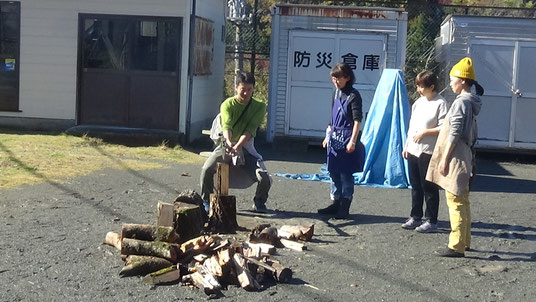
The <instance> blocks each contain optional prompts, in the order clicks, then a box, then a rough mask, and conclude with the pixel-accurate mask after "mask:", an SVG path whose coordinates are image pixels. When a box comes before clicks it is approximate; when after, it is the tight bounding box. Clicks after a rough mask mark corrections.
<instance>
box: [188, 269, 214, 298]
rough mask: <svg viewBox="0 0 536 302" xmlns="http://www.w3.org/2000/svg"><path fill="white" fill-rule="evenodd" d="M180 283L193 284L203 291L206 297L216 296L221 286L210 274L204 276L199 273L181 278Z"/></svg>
mask: <svg viewBox="0 0 536 302" xmlns="http://www.w3.org/2000/svg"><path fill="white" fill-rule="evenodd" d="M182 282H184V283H190V284H193V285H194V286H195V287H197V288H199V289H201V290H203V292H204V293H205V294H206V295H212V294H218V293H220V290H221V284H220V283H219V282H218V280H216V278H214V276H212V275H211V274H205V275H204V274H202V273H201V272H194V273H192V274H189V275H185V276H183V277H182Z"/></svg>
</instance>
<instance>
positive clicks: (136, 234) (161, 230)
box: [121, 224, 179, 243]
mask: <svg viewBox="0 0 536 302" xmlns="http://www.w3.org/2000/svg"><path fill="white" fill-rule="evenodd" d="M121 237H122V238H131V239H138V240H146V241H163V242H171V243H177V242H179V235H178V234H177V233H176V232H175V230H173V228H172V227H163V226H156V225H150V224H123V226H122V228H121Z"/></svg>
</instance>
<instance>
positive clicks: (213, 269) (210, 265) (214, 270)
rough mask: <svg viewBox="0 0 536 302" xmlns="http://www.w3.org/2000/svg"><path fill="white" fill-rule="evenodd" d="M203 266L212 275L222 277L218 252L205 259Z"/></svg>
mask: <svg viewBox="0 0 536 302" xmlns="http://www.w3.org/2000/svg"><path fill="white" fill-rule="evenodd" d="M203 266H204V267H205V268H206V269H207V271H208V272H209V273H211V274H212V275H214V276H216V277H223V268H222V267H221V265H220V260H219V259H218V254H215V255H212V257H210V258H207V259H205V261H204V262H203Z"/></svg>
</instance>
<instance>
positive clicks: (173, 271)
mask: <svg viewBox="0 0 536 302" xmlns="http://www.w3.org/2000/svg"><path fill="white" fill-rule="evenodd" d="M180 279H181V272H180V270H178V269H177V266H176V265H172V266H170V267H166V268H164V269H161V270H159V271H156V272H154V273H150V274H149V275H147V276H145V277H144V278H143V279H142V280H141V281H142V282H143V283H145V284H150V285H158V284H170V283H175V282H177V281H180Z"/></svg>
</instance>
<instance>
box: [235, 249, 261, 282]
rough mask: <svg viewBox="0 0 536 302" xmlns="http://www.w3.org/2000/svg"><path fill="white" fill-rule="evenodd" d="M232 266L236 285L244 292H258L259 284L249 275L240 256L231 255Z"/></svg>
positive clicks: (246, 266) (244, 260)
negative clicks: (235, 276)
mask: <svg viewBox="0 0 536 302" xmlns="http://www.w3.org/2000/svg"><path fill="white" fill-rule="evenodd" d="M233 260H234V265H235V268H236V274H237V279H238V283H240V286H241V287H242V288H244V289H246V290H259V289H260V288H261V286H260V284H259V282H257V280H256V279H255V278H253V276H252V275H251V272H250V271H249V268H248V265H247V262H246V259H245V258H244V256H242V255H241V254H234V255H233Z"/></svg>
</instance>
